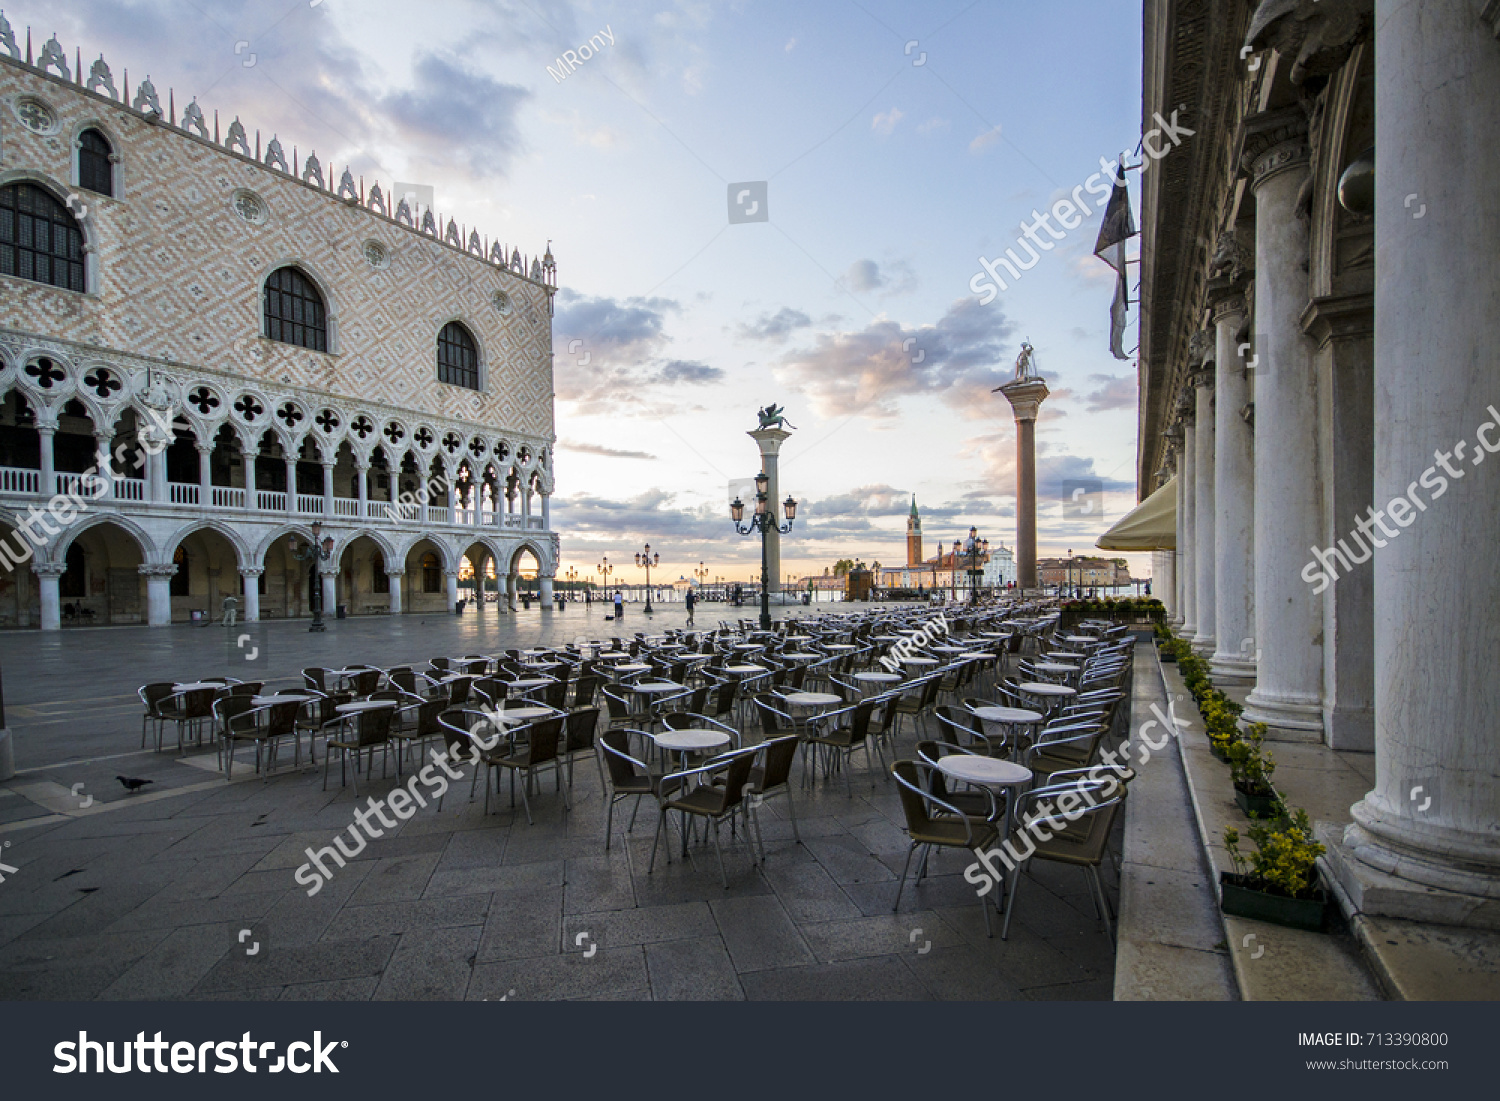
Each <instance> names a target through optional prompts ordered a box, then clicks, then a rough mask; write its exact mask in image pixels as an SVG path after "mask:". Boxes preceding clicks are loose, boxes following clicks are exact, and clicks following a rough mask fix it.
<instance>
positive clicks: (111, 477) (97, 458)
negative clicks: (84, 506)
mask: <svg viewBox="0 0 1500 1101" xmlns="http://www.w3.org/2000/svg"><path fill="white" fill-rule="evenodd" d="M113 443H114V439H113V437H112V436H111V435H110V433H108V432H95V433H94V470H95V472H96V473H97V474H98V476H99V480H98V481H97V482H96V483H95V485H94V489H93V492H94V493H95V494H96V496H95V498H94V499H95V500H96V501H108V500H110V499H111V498H112V497H114V495H115V467H114V462H113V460H112V458H111V456H110V453H109V452H110V446H111V445H112V444H113Z"/></svg>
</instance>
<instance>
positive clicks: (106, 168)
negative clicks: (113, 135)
mask: <svg viewBox="0 0 1500 1101" xmlns="http://www.w3.org/2000/svg"><path fill="white" fill-rule="evenodd" d="M113 155H114V148H113V147H112V146H111V145H110V144H109V139H108V138H106V137H105V136H104V135H103V134H101V133H100V132H99V131H98V130H94V129H89V130H85V131H84V132H83V133H81V134H79V135H78V186H79V187H83V188H87V189H88V190H90V191H92V192H94V193H95V194H97V195H107V196H109V197H110V198H114V194H115V172H114V165H113V164H112V163H111V160H110V159H111V157H113Z"/></svg>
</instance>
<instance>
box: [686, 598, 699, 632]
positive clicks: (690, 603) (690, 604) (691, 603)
mask: <svg viewBox="0 0 1500 1101" xmlns="http://www.w3.org/2000/svg"><path fill="white" fill-rule="evenodd" d="M684 603H686V604H687V625H688V626H689V627H691V626H692V625H693V609H694V608H695V607H697V606H698V598H697V597H696V596H694V595H693V590H692V589H689V590H688V591H687V600H686V601H684Z"/></svg>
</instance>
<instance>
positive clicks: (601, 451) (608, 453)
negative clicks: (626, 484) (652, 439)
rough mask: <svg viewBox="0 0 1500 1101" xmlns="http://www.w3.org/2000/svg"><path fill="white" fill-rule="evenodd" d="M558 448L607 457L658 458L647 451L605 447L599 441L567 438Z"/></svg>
mask: <svg viewBox="0 0 1500 1101" xmlns="http://www.w3.org/2000/svg"><path fill="white" fill-rule="evenodd" d="M557 450H558V451H561V452H563V453H564V454H572V455H598V456H600V457H601V458H605V459H651V460H655V459H656V456H655V455H652V454H651V453H650V452H647V451H621V450H619V449H618V448H613V447H604V446H601V445H600V444H597V443H568V442H567V441H566V440H562V441H559V442H558V445H557Z"/></svg>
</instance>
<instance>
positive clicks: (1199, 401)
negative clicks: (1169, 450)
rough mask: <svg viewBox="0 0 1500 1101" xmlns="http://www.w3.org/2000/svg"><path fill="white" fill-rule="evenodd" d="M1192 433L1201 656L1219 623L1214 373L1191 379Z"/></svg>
mask: <svg viewBox="0 0 1500 1101" xmlns="http://www.w3.org/2000/svg"><path fill="white" fill-rule="evenodd" d="M1193 388H1194V390H1195V391H1196V393H1195V395H1194V404H1195V410H1194V418H1193V420H1194V430H1193V440H1194V444H1195V447H1196V454H1195V455H1194V457H1193V477H1194V479H1195V483H1194V486H1193V522H1194V525H1195V527H1194V532H1195V537H1194V539H1193V546H1194V548H1195V550H1194V558H1195V566H1196V568H1197V569H1196V573H1195V575H1194V581H1195V583H1194V588H1193V607H1194V609H1196V611H1197V613H1198V630H1197V632H1196V633H1195V634H1194V635H1193V649H1194V650H1197V651H1198V652H1199V653H1200V654H1212V653H1213V652H1214V641H1215V636H1214V631H1215V627H1216V624H1217V622H1218V620H1217V617H1216V616H1215V614H1214V611H1215V609H1214V556H1215V545H1216V542H1217V539H1216V536H1215V534H1214V527H1215V523H1216V521H1217V519H1218V514H1217V513H1216V512H1215V511H1214V465H1215V464H1214V434H1215V433H1214V373H1213V371H1212V370H1202V371H1199V372H1198V373H1197V374H1196V375H1194V376H1193Z"/></svg>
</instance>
